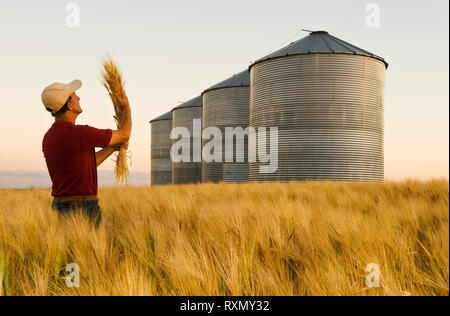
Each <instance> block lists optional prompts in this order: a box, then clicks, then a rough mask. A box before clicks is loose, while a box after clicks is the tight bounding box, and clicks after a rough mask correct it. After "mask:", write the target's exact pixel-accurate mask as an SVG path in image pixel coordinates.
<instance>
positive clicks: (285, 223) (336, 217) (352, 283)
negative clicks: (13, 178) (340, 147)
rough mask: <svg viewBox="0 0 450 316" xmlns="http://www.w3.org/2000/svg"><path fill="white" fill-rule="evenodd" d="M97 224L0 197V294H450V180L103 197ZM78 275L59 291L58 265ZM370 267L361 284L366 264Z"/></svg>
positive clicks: (11, 195)
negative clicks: (373, 271)
mask: <svg viewBox="0 0 450 316" xmlns="http://www.w3.org/2000/svg"><path fill="white" fill-rule="evenodd" d="M99 198H100V205H101V207H102V209H103V224H102V225H101V227H100V228H99V229H98V230H95V229H94V228H92V227H91V226H90V225H89V223H88V222H87V220H86V219H85V218H83V217H82V216H81V215H79V216H76V217H72V218H70V219H66V220H59V219H58V217H57V216H56V215H55V214H54V213H53V211H52V210H51V208H50V204H51V197H50V191H49V190H40V189H24V190H0V294H1V295H10V296H12V295H275V296H278V295H320V296H322V295H345V296H347V295H357V296H359V295H362V296H365V295H389V296H391V295H393V296H401V295H433V296H434V295H449V204H448V202H449V183H448V181H447V180H430V181H427V182H420V181H414V180H407V181H404V182H401V183H400V182H398V183H396V182H387V183H384V184H382V183H369V184H367V183H337V182H307V183H284V184H281V183H271V184H241V185H238V184H200V185H185V186H165V187H144V186H142V187H128V188H124V187H107V188H103V189H101V190H100V192H99ZM69 263H76V264H77V265H78V266H79V268H80V286H79V287H73V288H68V287H67V286H66V283H65V275H66V273H65V267H66V265H67V264H69ZM371 263H375V264H376V265H378V266H379V269H380V282H379V287H368V286H367V285H366V284H367V283H366V278H367V275H368V273H369V272H366V267H367V265H368V264H371Z"/></svg>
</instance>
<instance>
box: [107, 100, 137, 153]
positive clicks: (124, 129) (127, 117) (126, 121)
mask: <svg viewBox="0 0 450 316" xmlns="http://www.w3.org/2000/svg"><path fill="white" fill-rule="evenodd" d="M116 97H117V99H118V100H119V102H120V104H121V105H122V107H123V120H122V126H121V128H120V129H118V130H113V131H112V137H111V141H110V142H109V145H108V146H113V145H118V144H122V143H125V142H128V140H129V139H130V136H131V126H132V122H131V108H130V103H129V102H128V97H127V96H126V95H125V96H124V97H123V98H120V97H119V96H117V95H116Z"/></svg>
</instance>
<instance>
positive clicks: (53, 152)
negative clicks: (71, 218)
mask: <svg viewBox="0 0 450 316" xmlns="http://www.w3.org/2000/svg"><path fill="white" fill-rule="evenodd" d="M81 85H82V83H81V81H80V80H74V81H72V82H70V83H68V84H64V83H53V84H51V85H50V86H48V87H46V88H45V89H44V91H43V92H42V95H41V98H42V103H43V104H44V106H45V108H46V109H47V111H49V112H51V114H52V116H53V117H54V118H55V122H54V123H53V125H52V126H51V128H50V129H49V130H48V131H47V133H46V134H45V136H44V139H43V142H42V151H43V153H44V157H45V161H46V164H47V168H48V172H49V174H50V178H51V180H52V183H53V184H52V196H53V197H54V201H53V204H52V208H53V209H54V210H56V211H57V212H58V213H59V214H61V215H70V214H71V213H72V212H73V211H75V210H77V209H81V210H82V212H84V213H85V214H86V215H87V216H88V217H89V219H90V220H91V222H92V223H94V224H95V225H96V227H98V225H99V224H100V222H101V215H102V214H101V209H100V206H99V204H98V198H97V190H98V184H97V167H98V166H99V165H100V164H101V163H102V162H103V161H105V160H106V158H108V157H109V156H110V155H111V154H112V153H113V152H115V151H117V150H118V149H119V148H120V146H121V145H122V144H123V145H124V147H125V148H128V140H129V139H130V134H131V124H132V123H131V109H130V104H129V102H128V97H127V96H125V97H124V98H123V99H121V98H118V99H119V100H120V103H121V105H122V106H123V108H124V111H123V113H124V114H123V115H124V117H123V124H122V127H121V128H120V129H119V130H111V129H97V128H94V127H90V126H88V125H75V121H76V119H77V117H78V115H80V114H81V113H82V112H83V110H82V109H81V107H80V98H79V97H78V96H77V94H76V93H75V91H77V90H78V89H80V88H81ZM95 147H101V148H103V149H102V150H100V151H97V152H95Z"/></svg>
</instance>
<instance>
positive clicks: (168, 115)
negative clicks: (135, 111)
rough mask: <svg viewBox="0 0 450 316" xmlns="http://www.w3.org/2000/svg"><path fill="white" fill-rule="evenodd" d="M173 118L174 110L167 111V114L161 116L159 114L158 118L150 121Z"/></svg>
mask: <svg viewBox="0 0 450 316" xmlns="http://www.w3.org/2000/svg"><path fill="white" fill-rule="evenodd" d="M171 119H172V112H167V113H166V114H163V115H161V116H158V117H157V118H154V119H153V120H151V121H150V123H152V122H156V121H165V120H171Z"/></svg>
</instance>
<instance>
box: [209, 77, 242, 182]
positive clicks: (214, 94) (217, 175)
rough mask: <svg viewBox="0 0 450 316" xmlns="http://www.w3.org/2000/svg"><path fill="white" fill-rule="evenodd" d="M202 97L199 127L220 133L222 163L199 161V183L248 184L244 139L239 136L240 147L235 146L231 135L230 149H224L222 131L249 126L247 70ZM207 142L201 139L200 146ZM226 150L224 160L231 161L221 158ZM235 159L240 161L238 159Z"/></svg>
mask: <svg viewBox="0 0 450 316" xmlns="http://www.w3.org/2000/svg"><path fill="white" fill-rule="evenodd" d="M202 96H203V128H207V127H217V128H219V129H220V131H221V132H222V160H221V161H220V162H217V161H215V162H205V161H204V160H203V161H202V180H203V182H220V181H224V182H246V181H248V155H247V147H248V146H247V144H248V137H243V138H242V144H243V147H238V146H237V145H238V144H237V141H238V138H237V137H236V136H234V137H233V142H232V145H233V146H232V148H231V147H228V148H227V147H226V146H225V145H226V144H225V128H226V127H230V128H233V129H234V128H236V127H241V128H242V129H243V130H245V129H246V128H247V127H248V126H249V98H250V73H249V71H248V70H245V71H242V72H240V73H238V74H236V75H234V76H233V77H231V78H228V79H226V80H224V81H222V82H220V83H218V84H216V85H214V86H212V87H211V88H208V89H206V90H205V91H204V92H203V94H202ZM207 142H208V140H203V145H204V144H206V143H207ZM230 143H231V142H230ZM237 148H239V150H238V149H237ZM227 150H228V152H229V155H228V157H230V158H232V161H230V159H228V161H227V160H226V159H225V158H226V151H227ZM239 154H240V155H241V156H239ZM239 157H242V158H240V159H239ZM242 160H243V161H242Z"/></svg>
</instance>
